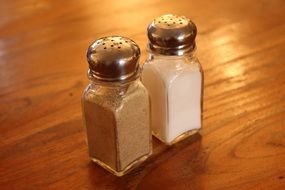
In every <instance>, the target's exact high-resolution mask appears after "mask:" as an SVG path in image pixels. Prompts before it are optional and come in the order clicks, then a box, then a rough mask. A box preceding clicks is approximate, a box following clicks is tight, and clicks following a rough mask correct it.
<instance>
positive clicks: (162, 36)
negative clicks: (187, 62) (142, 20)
mask: <svg viewBox="0 0 285 190" xmlns="http://www.w3.org/2000/svg"><path fill="white" fill-rule="evenodd" d="M196 34H197V28H196V25H195V24H194V23H193V22H192V21H191V20H189V19H188V18H186V17H184V16H176V15H172V14H166V15H162V16H160V17H157V18H156V19H154V20H153V21H152V22H151V23H150V24H149V26H148V28H147V35H148V39H149V43H148V50H149V51H150V52H153V53H158V54H164V55H183V54H185V53H188V52H191V51H192V50H194V49H195V47H196V45H195V37H196Z"/></svg>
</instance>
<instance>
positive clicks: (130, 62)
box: [87, 36, 140, 81]
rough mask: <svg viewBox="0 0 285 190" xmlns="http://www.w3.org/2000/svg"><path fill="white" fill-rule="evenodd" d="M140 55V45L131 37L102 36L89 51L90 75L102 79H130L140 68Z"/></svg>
mask: <svg viewBox="0 0 285 190" xmlns="http://www.w3.org/2000/svg"><path fill="white" fill-rule="evenodd" d="M139 57H140V49H139V46H138V45H137V44H136V43H135V42H134V41H132V40H131V39H129V38H125V37H120V36H110V37H104V38H100V39H98V40H96V41H95V42H93V43H92V44H91V45H90V46H89V48H88V51H87V60H88V63H89V71H88V73H89V77H91V78H94V79H97V80H102V81H125V80H128V79H130V78H132V77H133V76H135V75H137V74H138V72H139V70H140V67H139Z"/></svg>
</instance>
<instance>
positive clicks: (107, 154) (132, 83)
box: [82, 36, 152, 176]
mask: <svg viewBox="0 0 285 190" xmlns="http://www.w3.org/2000/svg"><path fill="white" fill-rule="evenodd" d="M139 57H140V49H139V47H138V45H137V44H136V43H135V42H134V41H132V40H130V39H128V38H124V37H120V36H111V37H104V38H101V39H98V40H97V41H95V42H94V43H92V44H91V45H90V47H89V48H88V51H87V60H88V63H89V70H88V77H89V79H90V84H89V85H88V86H87V87H86V89H85V91H84V93H83V96H82V108H83V119H84V123H85V127H86V132H87V143H88V149H89V156H90V158H91V160H92V161H94V162H95V163H97V164H99V165H100V166H102V167H103V168H105V169H107V170H108V171H110V172H111V173H113V174H115V175H117V176H122V175H124V174H125V173H127V172H128V171H130V170H131V169H132V168H134V167H135V166H137V165H138V164H140V163H141V162H143V161H144V160H145V159H146V158H147V157H148V156H149V155H150V154H151V152H152V148H151V132H150V126H149V125H150V105H149V104H150V103H149V95H148V92H147V90H146V88H145V87H144V85H143V84H142V83H141V81H140V74H141V67H140V65H139Z"/></svg>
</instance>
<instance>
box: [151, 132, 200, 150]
mask: <svg viewBox="0 0 285 190" xmlns="http://www.w3.org/2000/svg"><path fill="white" fill-rule="evenodd" d="M199 130H200V129H193V130H190V131H186V132H185V133H182V134H181V135H179V136H178V137H176V138H175V139H174V140H172V141H171V142H166V141H165V140H163V139H162V138H161V137H160V135H159V134H157V133H155V132H152V134H153V136H155V137H156V138H157V139H158V140H160V141H161V142H163V143H164V144H166V145H169V146H171V145H173V144H175V143H177V142H180V141H182V140H184V139H186V138H188V137H190V136H192V135H194V134H196V133H198V132H199Z"/></svg>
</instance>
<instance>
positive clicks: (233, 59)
mask: <svg viewBox="0 0 285 190" xmlns="http://www.w3.org/2000/svg"><path fill="white" fill-rule="evenodd" d="M165 13H175V14H178V15H185V16H187V17H190V18H192V19H193V20H194V22H195V23H196V24H197V26H198V30H199V33H198V37H197V45H198V49H197V55H198V57H199V58H200V61H201V63H202V65H203V68H204V71H205V88H204V110H203V130H202V131H201V133H200V135H196V136H193V137H192V138H190V139H188V140H186V141H183V142H181V143H178V144H177V145H174V146H172V147H166V146H164V145H163V144H161V143H160V142H158V141H157V140H155V139H154V140H153V141H154V154H153V156H152V157H151V158H150V159H149V160H148V161H147V162H146V163H145V164H143V165H142V166H141V167H139V168H138V169H136V170H134V171H133V172H132V173H130V174H128V175H126V176H124V177H122V178H117V177H115V176H113V175H111V174H109V173H108V172H106V171H105V170H103V169H101V168H100V167H98V166H97V165H95V164H93V163H91V162H90V161H89V159H88V156H87V146H86V144H85V133H84V128H83V122H82V118H81V105H80V96H81V94H82V91H83V89H84V87H85V86H86V85H87V83H88V80H87V77H86V70H87V62H86V57H85V54H86V49H87V47H88V45H89V44H90V43H91V42H92V41H93V40H95V39H97V38H99V37H102V36H106V35H114V34H115V35H123V36H128V37H130V38H132V39H133V40H135V41H136V42H137V43H138V44H139V45H140V46H141V49H142V52H143V54H142V59H141V60H142V61H143V60H144V59H145V58H146V52H145V46H146V42H147V38H146V34H145V33H146V26H147V24H148V23H149V22H150V21H151V20H152V19H153V18H155V17H157V16H159V15H161V14H165ZM284 60H285V2H284V0H272V1H271V0H262V1H259V0H252V1H248V0H237V1H227V0H216V1H210V0H203V1H194V0H193V1H188V0H185V1H159V0H152V1H150V0H149V1H146V0H145V1H131V0H129V1H116V0H114V1H88V0H80V1H75V0H71V1H62V0H57V1H46V0H26V1H10V0H5V1H4V0H2V1H1V2H0V81H1V83H0V126H1V127H0V189H1V190H10V189H17V190H18V189H27V190H33V189H147V190H149V189H163V190H164V189H175V190H177V189H178V190H179V189H198V190H199V189H205V190H212V189H231V190H243V189H266V190H267V189H276V190H282V189H285V62H284Z"/></svg>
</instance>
